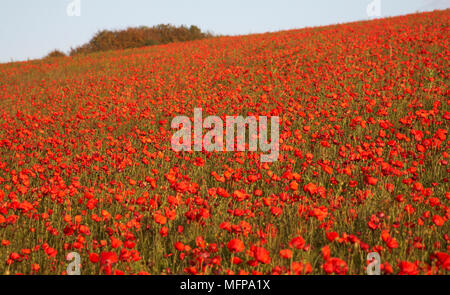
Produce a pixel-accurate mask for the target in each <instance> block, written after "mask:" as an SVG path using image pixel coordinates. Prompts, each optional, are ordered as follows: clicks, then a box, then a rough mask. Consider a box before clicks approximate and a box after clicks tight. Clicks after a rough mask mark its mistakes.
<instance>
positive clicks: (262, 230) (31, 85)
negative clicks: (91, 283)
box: [0, 10, 450, 274]
mask: <svg viewBox="0 0 450 295" xmlns="http://www.w3.org/2000/svg"><path fill="white" fill-rule="evenodd" d="M449 20H450V10H445V11H436V12H432V13H423V14H414V15H408V16H402V17H395V18H389V19H381V20H373V21H369V22H358V23H351V24H343V25H336V26H328V27H319V28H307V29H302V30H293V31H285V32H279V33H270V34H259V35H248V36H239V37H220V38H212V39H208V40H202V41H192V42H186V43H176V44H168V45H161V46H153V47H148V48H143V49H131V50H125V51H114V52H105V53H96V54H92V55H88V56H85V57H66V58H54V59H50V60H49V59H47V60H42V61H30V62H23V63H10V64H3V65H0V124H1V129H0V274H16V273H24V274H33V273H38V274H64V273H65V272H66V267H67V265H68V263H69V262H68V261H67V260H66V255H67V254H68V253H70V252H77V253H79V254H80V255H81V265H82V267H81V273H82V274H104V273H106V274H111V273H112V274H120V273H125V274H132V273H133V274H137V273H140V274H145V273H150V274H183V273H189V274H232V273H236V274H237V273H239V274H248V273H249V274H261V273H263V274H268V273H270V274H310V273H312V274H364V273H365V272H366V265H367V264H368V262H367V261H366V257H367V254H368V253H370V252H378V253H379V254H380V257H381V262H382V264H381V272H382V273H385V274H386V273H387V274H389V273H394V274H399V273H400V274H444V273H447V274H448V273H449V271H450V256H449V254H450V243H449V242H450V236H449V234H450V231H449V229H450V227H449V221H448V219H449V218H450V211H449V201H450V191H449V183H448V175H449V165H448V161H449V135H448V130H449V119H450V112H449V104H450V100H449V88H448V86H449V73H450V71H449V56H450V54H449ZM195 107H202V108H203V116H204V117H206V116H207V115H219V116H226V115H242V116H248V115H266V116H279V117H280V121H281V122H280V156H279V158H278V161H276V162H273V163H261V162H260V161H259V157H260V155H259V153H258V152H213V153H210V152H206V151H204V152H178V153H177V152H174V151H173V150H172V149H171V146H170V138H171V136H172V134H173V133H174V130H173V129H171V128H170V123H171V120H172V118H173V117H174V116H176V115H187V116H190V117H192V116H193V110H194V108H195Z"/></svg>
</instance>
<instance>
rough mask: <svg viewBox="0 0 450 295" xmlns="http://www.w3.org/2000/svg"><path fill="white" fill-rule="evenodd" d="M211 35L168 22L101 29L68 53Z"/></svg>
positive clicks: (169, 41)
mask: <svg viewBox="0 0 450 295" xmlns="http://www.w3.org/2000/svg"><path fill="white" fill-rule="evenodd" d="M212 36H213V35H212V33H210V32H206V33H204V32H202V31H201V30H200V28H198V27H197V26H190V27H189V28H188V27H186V26H180V27H176V26H173V25H169V24H167V25H164V24H160V25H156V26H153V27H145V26H143V27H138V28H128V29H125V30H119V31H110V30H103V31H99V32H97V33H96V34H95V35H94V37H92V39H91V40H90V41H89V42H88V43H86V44H84V45H81V46H79V47H77V48H74V49H72V50H71V51H70V55H71V56H72V55H78V54H86V53H91V52H97V51H106V50H117V49H127V48H137V47H144V46H150V45H158V44H167V43H171V42H180V41H190V40H198V39H203V38H209V37H212Z"/></svg>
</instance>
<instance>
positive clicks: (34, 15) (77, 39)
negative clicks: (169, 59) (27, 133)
mask: <svg viewBox="0 0 450 295" xmlns="http://www.w3.org/2000/svg"><path fill="white" fill-rule="evenodd" d="M72 1H76V0H0V62H7V61H11V60H14V61H16V60H26V59H28V58H30V59H32V58H40V57H42V56H44V55H46V54H47V53H48V52H50V51H51V50H52V49H55V48H57V49H60V50H62V51H65V52H67V51H68V50H69V49H70V47H76V46H79V45H81V44H83V43H86V42H87V41H89V39H90V38H91V37H92V36H93V34H94V33H95V32H96V31H98V30H100V29H120V28H126V27H129V26H141V25H146V26H152V25H155V24H160V23H171V24H174V25H182V24H185V25H191V24H194V25H197V26H199V27H200V28H201V29H202V30H211V31H213V32H215V33H219V34H230V35H237V34H238V35H240V34H249V33H262V32H268V31H278V30H285V29H294V28H302V27H307V26H308V27H310V26H318V25H327V24H336V23H343V22H349V21H356V20H364V19H369V17H368V15H367V13H366V7H367V5H368V4H369V3H371V2H372V1H373V0H340V1H339V0H273V1H266V0H222V1H217V0H184V1H183V0H158V1H156V0H121V1H114V0H80V2H81V15H80V16H68V15H67V12H66V9H67V6H68V5H69V3H71V2H72ZM375 1H377V0H375ZM379 1H380V3H381V17H385V16H394V15H402V14H408V13H413V12H416V11H430V10H434V9H445V8H449V7H450V0H379Z"/></svg>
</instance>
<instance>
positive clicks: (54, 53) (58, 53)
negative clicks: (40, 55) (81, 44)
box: [45, 49, 66, 58]
mask: <svg viewBox="0 0 450 295" xmlns="http://www.w3.org/2000/svg"><path fill="white" fill-rule="evenodd" d="M62 56H66V54H65V53H64V52H62V51H59V50H57V49H55V50H53V51H52V52H50V53H49V54H47V55H46V56H45V58H51V57H62Z"/></svg>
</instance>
